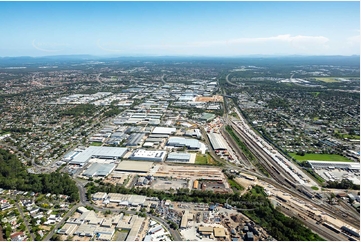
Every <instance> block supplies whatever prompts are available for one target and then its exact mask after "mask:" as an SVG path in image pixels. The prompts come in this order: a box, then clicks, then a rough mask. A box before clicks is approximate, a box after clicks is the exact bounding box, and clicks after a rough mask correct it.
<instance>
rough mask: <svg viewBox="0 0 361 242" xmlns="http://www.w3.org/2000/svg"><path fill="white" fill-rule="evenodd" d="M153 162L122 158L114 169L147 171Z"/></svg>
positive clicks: (137, 171)
mask: <svg viewBox="0 0 361 242" xmlns="http://www.w3.org/2000/svg"><path fill="white" fill-rule="evenodd" d="M152 166H153V162H149V161H130V160H124V161H122V162H120V163H119V164H118V166H117V167H116V168H115V170H116V171H123V172H135V173H147V172H149V170H150V169H151V168H152Z"/></svg>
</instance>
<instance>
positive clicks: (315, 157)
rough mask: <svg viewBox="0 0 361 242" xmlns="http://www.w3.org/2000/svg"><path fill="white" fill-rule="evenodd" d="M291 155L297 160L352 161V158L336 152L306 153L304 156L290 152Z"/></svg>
mask: <svg viewBox="0 0 361 242" xmlns="http://www.w3.org/2000/svg"><path fill="white" fill-rule="evenodd" d="M289 155H290V156H291V157H292V158H294V159H296V160H297V161H305V160H319V161H351V160H350V159H348V158H346V157H344V156H341V155H335V154H305V155H304V156H300V155H296V153H289Z"/></svg>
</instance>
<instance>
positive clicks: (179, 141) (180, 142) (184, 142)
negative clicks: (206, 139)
mask: <svg viewBox="0 0 361 242" xmlns="http://www.w3.org/2000/svg"><path fill="white" fill-rule="evenodd" d="M167 146H174V147H187V148H188V149H192V150H198V149H199V148H200V147H201V143H200V142H199V141H198V140H196V139H186V138H182V137H170V138H169V140H168V143H167Z"/></svg>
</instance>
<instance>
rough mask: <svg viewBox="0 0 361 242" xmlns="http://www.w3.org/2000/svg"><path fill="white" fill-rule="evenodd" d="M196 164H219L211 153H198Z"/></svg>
mask: <svg viewBox="0 0 361 242" xmlns="http://www.w3.org/2000/svg"><path fill="white" fill-rule="evenodd" d="M195 164H196V165H219V164H218V162H217V161H215V160H214V159H213V158H212V156H210V155H209V154H207V155H201V154H197V156H196V162H195Z"/></svg>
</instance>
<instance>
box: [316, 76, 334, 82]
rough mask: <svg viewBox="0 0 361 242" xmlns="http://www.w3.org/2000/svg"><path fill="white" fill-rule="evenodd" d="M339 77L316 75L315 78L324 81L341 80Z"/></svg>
mask: <svg viewBox="0 0 361 242" xmlns="http://www.w3.org/2000/svg"><path fill="white" fill-rule="evenodd" d="M337 78H338V77H316V78H315V79H316V80H317V81H322V82H340V80H338V79H337Z"/></svg>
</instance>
